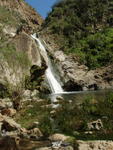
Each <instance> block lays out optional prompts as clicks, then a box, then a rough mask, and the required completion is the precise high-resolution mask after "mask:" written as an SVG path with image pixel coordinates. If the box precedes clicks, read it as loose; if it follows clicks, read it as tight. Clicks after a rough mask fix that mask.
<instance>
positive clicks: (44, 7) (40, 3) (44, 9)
mask: <svg viewBox="0 0 113 150" xmlns="http://www.w3.org/2000/svg"><path fill="white" fill-rule="evenodd" d="M25 1H26V2H27V3H28V4H30V5H31V6H32V7H33V8H35V9H36V10H37V12H39V14H40V15H41V16H42V17H43V18H45V17H46V16H47V13H48V12H50V11H51V7H52V5H53V4H54V3H55V2H56V0H25Z"/></svg>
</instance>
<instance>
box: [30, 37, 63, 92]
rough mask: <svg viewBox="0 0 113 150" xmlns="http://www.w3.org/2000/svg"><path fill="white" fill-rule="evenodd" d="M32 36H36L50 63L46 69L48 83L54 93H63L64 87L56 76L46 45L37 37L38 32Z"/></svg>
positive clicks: (44, 56) (43, 53) (45, 58)
mask: <svg viewBox="0 0 113 150" xmlns="http://www.w3.org/2000/svg"><path fill="white" fill-rule="evenodd" d="M32 38H34V39H35V40H36V41H37V43H38V44H39V48H40V53H41V55H42V56H43V58H44V60H45V61H46V63H47V65H48V68H47V70H46V78H47V80H48V83H49V85H50V87H51V90H52V93H55V94H56V93H63V89H62V87H61V85H60V83H59V82H58V81H57V79H56V78H55V76H54V74H53V72H52V68H51V62H50V60H49V58H48V55H47V51H46V49H45V47H44V46H43V44H42V43H41V41H40V39H38V38H37V37H36V34H33V35H32Z"/></svg>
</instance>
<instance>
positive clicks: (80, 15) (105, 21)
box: [43, 0, 113, 69]
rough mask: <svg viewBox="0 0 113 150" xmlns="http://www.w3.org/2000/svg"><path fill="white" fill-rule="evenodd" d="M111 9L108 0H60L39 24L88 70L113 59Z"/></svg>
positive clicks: (110, 3)
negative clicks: (42, 22) (42, 23)
mask: <svg viewBox="0 0 113 150" xmlns="http://www.w3.org/2000/svg"><path fill="white" fill-rule="evenodd" d="M112 10H113V5H112V1H111V0H79V1H78V0H61V1H60V2H59V3H56V4H55V5H54V6H53V10H52V12H50V13H49V15H48V17H47V18H46V20H45V23H44V25H43V27H47V28H48V30H49V32H51V34H53V35H54V36H55V37H56V39H57V40H56V41H58V44H59V46H61V47H62V50H63V51H64V52H65V53H67V54H70V53H73V55H75V56H76V57H78V58H79V60H80V62H81V63H83V64H85V65H87V66H88V67H89V69H95V68H97V67H101V66H105V65H108V64H110V63H111V62H113V52H112V51H113V50H112V47H113V40H112V37H113V29H112V28H110V27H112V26H113V19H112V18H113V15H112Z"/></svg>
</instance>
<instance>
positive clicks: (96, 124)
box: [87, 119, 103, 130]
mask: <svg viewBox="0 0 113 150" xmlns="http://www.w3.org/2000/svg"><path fill="white" fill-rule="evenodd" d="M87 126H88V129H89V130H101V129H102V128H103V123H102V121H101V119H98V120H96V121H92V122H90V123H88V124H87Z"/></svg>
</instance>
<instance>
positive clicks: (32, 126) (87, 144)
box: [0, 90, 113, 150]
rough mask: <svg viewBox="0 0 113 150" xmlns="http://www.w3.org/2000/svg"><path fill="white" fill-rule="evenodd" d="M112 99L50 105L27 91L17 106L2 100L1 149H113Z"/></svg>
mask: <svg viewBox="0 0 113 150" xmlns="http://www.w3.org/2000/svg"><path fill="white" fill-rule="evenodd" d="M112 96H113V95H112V93H109V94H108V95H106V97H105V100H106V101H104V100H102V99H101V100H100V101H97V100H96V99H95V100H94V98H91V97H88V96H87V97H84V101H83V102H82V103H75V100H76V99H75V100H71V97H70V99H68V100H65V99H64V98H63V97H61V96H57V101H54V102H53V103H51V101H50V100H47V99H41V98H39V92H38V91H37V90H34V91H30V90H25V91H24V92H23V95H22V99H21V101H20V102H18V103H17V102H14V101H12V100H11V98H4V99H0V150H108V149H109V150H112V149H113V142H112V140H113V137H112V133H113V132H112V122H113V121H112ZM106 109H107V111H106ZM106 140H108V141H106Z"/></svg>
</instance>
